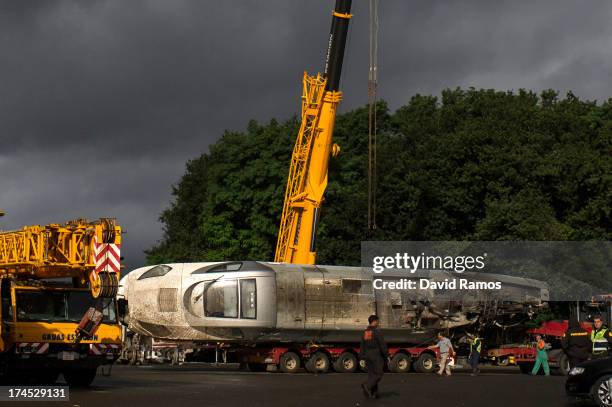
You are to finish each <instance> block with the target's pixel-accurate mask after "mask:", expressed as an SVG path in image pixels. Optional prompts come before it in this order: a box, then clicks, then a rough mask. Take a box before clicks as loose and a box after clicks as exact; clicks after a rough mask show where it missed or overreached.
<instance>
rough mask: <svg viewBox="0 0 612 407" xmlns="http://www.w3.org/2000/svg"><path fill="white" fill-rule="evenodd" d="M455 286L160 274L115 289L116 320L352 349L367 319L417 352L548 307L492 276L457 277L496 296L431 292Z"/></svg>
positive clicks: (282, 269)
mask: <svg viewBox="0 0 612 407" xmlns="http://www.w3.org/2000/svg"><path fill="white" fill-rule="evenodd" d="M455 277H457V276H456V275H453V276H451V275H450V273H449V272H445V271H419V272H417V273H415V274H412V275H410V276H408V278H406V276H405V275H403V276H401V277H400V276H398V275H388V276H385V275H380V274H373V273H372V271H371V269H367V268H361V267H343V266H309V265H295V264H285V263H268V262H255V261H243V262H221V263H177V264H163V265H156V266H149V267H143V268H140V269H137V270H134V271H132V272H131V273H129V274H128V275H127V276H125V277H124V278H123V279H122V281H121V283H120V292H119V296H120V298H121V297H123V298H122V299H121V300H120V303H122V304H121V305H120V314H121V313H122V314H123V315H122V317H123V321H124V324H125V325H126V326H127V327H128V329H129V330H131V331H133V332H136V333H138V334H141V335H146V336H150V337H154V338H159V339H165V340H174V341H194V342H223V343H236V344H239V343H243V344H257V343H321V344H324V343H338V342H344V343H358V342H359V338H360V333H361V332H362V330H363V328H364V327H365V326H366V325H367V318H368V316H369V315H371V314H373V313H376V314H378V315H379V316H380V318H381V329H382V330H383V332H384V335H385V338H386V339H387V341H388V342H389V343H404V344H406V343H408V344H410V343H413V344H417V343H423V342H425V341H427V340H430V339H431V338H432V337H433V336H434V335H435V333H436V332H438V331H439V330H444V329H456V328H465V329H468V328H473V327H476V328H479V327H480V328H481V327H483V326H486V325H490V326H492V325H494V324H496V325H498V326H499V325H500V324H512V323H516V322H517V321H519V320H524V319H525V318H527V317H528V316H529V315H531V314H532V313H534V312H536V311H537V310H538V309H540V308H541V307H544V306H546V303H547V301H548V288H547V286H546V284H544V283H542V282H540V281H536V280H529V279H524V278H517V277H509V276H501V275H492V274H480V273H463V274H462V275H461V276H460V277H461V279H467V280H475V279H478V280H479V281H485V282H486V281H491V282H493V281H495V282H500V281H501V282H502V284H501V288H500V289H499V290H497V289H494V290H473V291H471V292H469V293H467V294H466V291H464V290H451V289H448V290H445V289H441V288H431V287H442V285H441V284H432V283H433V282H445V283H448V282H449V281H451V280H452V279H453V278H455ZM376 279H384V280H385V281H387V282H388V281H395V282H397V284H395V286H396V287H405V286H406V285H407V284H408V280H414V281H415V283H414V284H418V283H417V282H416V281H422V280H427V281H429V284H425V285H424V286H426V287H429V288H427V289H419V290H409V289H375V286H376V285H377V283H379V282H378V281H375V280H376ZM400 283H401V284H400ZM408 285H409V284H408ZM387 286H389V284H387ZM391 286H393V285H391Z"/></svg>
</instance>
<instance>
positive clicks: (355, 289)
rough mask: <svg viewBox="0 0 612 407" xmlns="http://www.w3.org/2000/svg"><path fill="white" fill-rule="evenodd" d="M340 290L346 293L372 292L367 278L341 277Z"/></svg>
mask: <svg viewBox="0 0 612 407" xmlns="http://www.w3.org/2000/svg"><path fill="white" fill-rule="evenodd" d="M342 292H343V293H346V294H372V283H371V282H370V281H368V280H355V279H349V278H343V279H342Z"/></svg>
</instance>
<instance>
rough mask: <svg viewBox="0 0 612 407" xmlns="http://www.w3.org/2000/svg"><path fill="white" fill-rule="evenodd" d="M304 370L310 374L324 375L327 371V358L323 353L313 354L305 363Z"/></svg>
mask: <svg viewBox="0 0 612 407" xmlns="http://www.w3.org/2000/svg"><path fill="white" fill-rule="evenodd" d="M306 370H308V371H309V372H310V373H326V372H327V371H328V370H329V357H327V355H326V354H325V353H324V352H315V353H314V354H313V355H312V356H311V357H310V359H308V362H306Z"/></svg>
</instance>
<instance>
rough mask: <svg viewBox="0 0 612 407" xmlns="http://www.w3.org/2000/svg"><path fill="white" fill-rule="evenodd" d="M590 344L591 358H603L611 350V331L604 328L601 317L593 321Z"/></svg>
mask: <svg viewBox="0 0 612 407" xmlns="http://www.w3.org/2000/svg"><path fill="white" fill-rule="evenodd" d="M591 342H592V343H593V357H600V356H605V355H606V354H607V353H608V350H609V349H610V348H611V345H612V331H610V330H609V329H608V328H607V327H605V326H604V324H603V321H602V319H601V316H596V317H595V318H594V319H593V330H592V331H591Z"/></svg>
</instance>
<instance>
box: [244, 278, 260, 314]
mask: <svg viewBox="0 0 612 407" xmlns="http://www.w3.org/2000/svg"><path fill="white" fill-rule="evenodd" d="M240 318H246V319H256V318H257V288H256V284H255V279H254V278H253V279H248V280H240Z"/></svg>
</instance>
